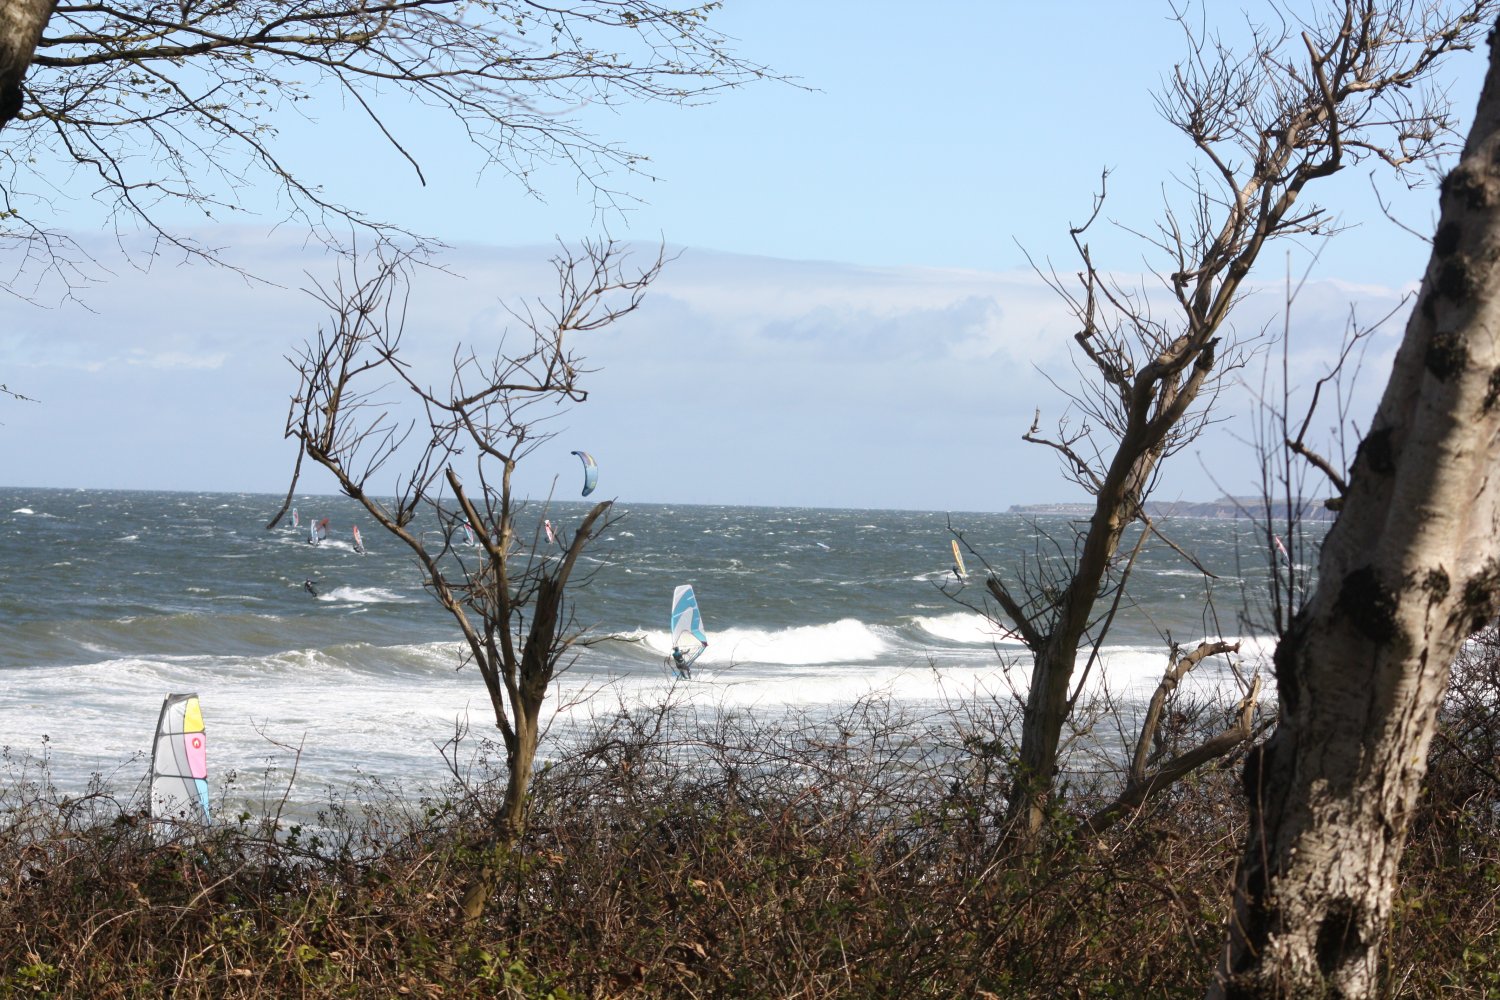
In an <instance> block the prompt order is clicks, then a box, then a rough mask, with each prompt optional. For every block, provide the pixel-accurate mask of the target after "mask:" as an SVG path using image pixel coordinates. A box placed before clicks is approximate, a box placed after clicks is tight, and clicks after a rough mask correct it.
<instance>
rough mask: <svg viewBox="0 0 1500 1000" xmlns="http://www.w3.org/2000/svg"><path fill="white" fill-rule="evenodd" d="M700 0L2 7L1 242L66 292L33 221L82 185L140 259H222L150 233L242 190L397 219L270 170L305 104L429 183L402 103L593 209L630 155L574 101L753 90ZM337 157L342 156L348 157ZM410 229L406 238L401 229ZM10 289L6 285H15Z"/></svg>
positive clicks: (285, 204) (341, 215)
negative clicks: (569, 189) (545, 171)
mask: <svg viewBox="0 0 1500 1000" xmlns="http://www.w3.org/2000/svg"><path fill="white" fill-rule="evenodd" d="M717 6H718V4H717V3H705V4H701V5H692V6H688V7H685V8H681V9H678V8H673V7H668V6H663V5H660V4H657V3H654V2H651V0H580V2H577V3H568V4H564V5H549V4H539V3H531V2H528V0H227V2H226V0H117V2H104V3H68V2H61V3H49V2H46V0H20V2H17V0H7V2H6V3H4V4H0V198H3V201H0V220H3V224H0V245H6V244H9V245H10V246H11V247H13V248H18V250H19V252H20V253H21V254H22V255H26V254H29V255H31V257H32V259H33V263H34V264H35V266H36V268H38V269H40V273H48V272H52V273H59V274H61V275H63V276H64V278H65V279H66V280H69V281H76V280H78V278H77V275H76V273H75V272H74V271H73V270H72V268H71V267H70V263H73V262H77V261H79V257H78V254H80V253H82V251H81V249H79V248H77V247H76V246H74V245H72V244H71V243H70V242H69V241H68V240H67V238H66V237H65V236H63V235H61V234H59V233H58V232H56V231H55V230H54V229H53V228H52V227H51V225H50V223H49V218H50V215H51V212H52V209H53V205H54V202H55V200H56V199H57V198H59V197H68V196H73V195H75V194H76V193H79V192H83V191H85V190H86V186H88V185H91V186H92V189H91V190H88V191H87V196H89V197H92V198H93V199H94V200H95V201H97V202H99V203H100V204H102V205H103V206H104V207H105V208H106V209H107V210H108V211H109V212H110V213H111V215H112V217H113V218H114V219H115V221H116V224H117V226H129V227H135V226H141V227H144V228H145V229H146V230H147V231H148V232H150V233H152V234H154V235H155V237H156V238H157V241H158V246H163V245H165V246H170V247H174V248H177V249H179V250H181V251H183V252H186V253H188V254H189V255H194V256H201V257H207V258H211V259H216V260H217V259H220V257H219V254H218V252H217V250H216V249H215V248H214V247H211V246H208V245H206V244H204V243H202V242H200V241H197V240H195V239H194V238H193V237H191V236H190V235H189V234H187V233H186V232H184V231H182V230H181V229H179V228H173V227H172V226H171V225H170V223H169V222H168V221H167V219H168V215H169V211H170V210H171V209H172V208H173V207H177V208H181V207H183V206H186V207H189V208H192V209H196V210H198V211H201V212H202V213H203V215H204V217H205V219H209V220H212V219H217V218H222V217H224V216H226V215H229V214H230V213H235V212H240V211H243V210H244V208H245V205H244V199H243V193H244V190H245V189H247V188H249V187H251V186H254V185H260V186H262V187H264V188H266V189H267V190H268V193H270V194H274V195H275V198H274V199H273V200H274V201H275V202H277V203H278V206H279V207H278V209H277V210H278V211H282V210H284V211H285V212H286V213H287V214H288V217H289V218H295V219H298V220H299V221H301V222H303V223H305V224H307V225H309V226H310V227H311V228H312V230H313V231H314V232H315V233H316V234H317V235H319V236H320V237H321V238H322V239H324V240H325V241H327V242H329V243H338V242H340V241H341V240H345V241H346V240H347V239H348V234H349V232H350V230H351V227H352V228H353V229H354V230H355V231H356V232H359V231H364V233H365V237H366V238H368V236H369V235H370V231H371V230H373V231H374V232H375V234H377V235H392V234H393V233H394V232H395V230H396V227H394V226H392V225H391V224H390V223H389V222H388V221H384V220H381V219H380V218H378V217H377V216H375V215H373V214H371V213H369V212H368V211H366V210H363V209H361V208H359V207H358V206H347V205H343V204H340V203H338V202H336V201H334V200H332V199H331V198H330V197H329V195H328V194H326V193H325V192H324V190H323V188H322V186H321V185H322V181H323V179H320V178H318V177H314V176H310V175H308V174H306V173H304V172H299V170H298V169H296V168H295V167H294V166H293V165H292V163H291V162H290V161H288V160H287V159H286V155H287V154H286V151H284V150H283V149H282V148H281V145H280V143H279V140H278V128H277V123H278V121H280V120H284V119H285V117H286V116H291V115H304V114H317V113H318V112H316V111H312V112H309V111H308V110H307V109H308V108H309V107H313V106H315V105H316V104H317V100H316V99H318V98H321V99H323V100H331V101H334V102H340V103H341V104H342V108H341V109H340V111H339V112H338V113H340V114H343V115H349V114H352V115H358V116H362V117H363V118H365V119H367V120H368V123H369V128H370V136H371V138H372V140H373V141H374V142H377V143H384V144H388V146H389V148H391V149H393V150H394V151H395V152H396V153H397V154H399V155H400V156H401V157H402V158H404V159H405V160H406V161H407V162H408V163H409V164H410V167H411V170H412V173H413V176H414V177H415V178H416V179H417V180H418V181H419V182H421V183H424V184H425V183H426V179H425V177H424V176H423V170H422V165H421V164H422V159H423V157H424V156H430V155H432V153H433V151H432V150H424V149H421V148H418V147H417V146H415V145H413V144H412V142H411V140H410V139H409V138H408V137H405V136H403V133H402V129H401V126H400V123H399V114H398V112H399V110H400V109H402V108H404V107H407V106H411V105H415V106H419V107H421V108H423V109H424V114H426V115H427V116H428V117H429V118H430V117H432V116H434V115H436V116H443V117H446V118H447V119H448V120H449V121H451V124H452V126H453V131H452V135H454V136H455V137H457V138H459V139H460V140H462V141H466V142H468V143H471V144H472V145H473V146H475V147H476V148H477V149H478V150H479V152H480V154H481V156H482V157H483V158H484V160H485V162H486V163H487V164H488V165H489V166H491V167H493V168H494V169H497V170H500V171H503V172H505V173H508V174H509V175H510V176H511V177H513V178H514V179H516V180H517V181H518V182H519V183H520V184H521V185H522V186H523V187H524V188H526V189H527V190H528V191H530V190H533V183H534V178H535V171H536V169H537V168H538V167H539V166H540V165H541V164H544V163H549V162H560V163H564V164H567V165H569V166H571V167H572V168H574V170H575V171H576V173H577V175H578V177H579V178H580V181H581V183H582V184H583V185H584V186H585V188H586V189H588V190H591V191H592V192H593V195H594V197H595V200H596V204H597V205H599V206H601V207H609V206H617V205H618V204H619V203H620V199H621V198H623V197H625V196H624V195H623V194H622V192H621V190H620V189H619V188H618V187H617V186H615V185H616V182H615V181H614V180H613V179H612V178H611V174H612V173H613V172H615V171H624V172H626V173H630V172H633V171H638V170H640V168H641V165H642V162H643V157H642V156H641V155H640V154H637V153H634V152H631V151H630V150H628V149H626V148H623V147H621V146H620V145H618V144H616V143H613V142H610V141H607V140H605V139H601V138H599V137H597V136H595V135H593V134H591V133H590V132H589V131H588V130H586V129H585V128H584V127H583V126H582V125H581V124H580V123H579V121H578V116H577V112H578V111H579V110H580V109H582V108H584V107H587V106H599V105H604V106H612V105H615V104H617V103H620V102H623V101H667V102H671V103H677V104H689V103H694V102H696V101H698V100H700V99H703V98H704V97H706V96H707V95H709V94H710V93H712V92H713V91H715V90H717V89H719V88H723V87H732V86H736V85H739V84H741V83H744V82H747V81H750V80H754V79H757V78H759V77H761V76H762V75H764V70H763V69H762V68H761V67H759V66H757V65H754V64H752V63H749V62H747V61H745V60H743V59H741V58H739V57H738V56H736V55H735V54H734V53H733V52H732V51H731V50H730V48H729V47H728V44H727V42H726V39H724V38H723V37H722V36H721V35H720V34H719V33H718V32H716V31H715V30H713V29H712V28H711V27H710V26H709V15H710V13H711V12H712V10H713V9H714V8H716V7H717ZM347 159H348V158H347V157H346V158H345V160H347ZM407 235H410V234H407ZM14 285H15V280H14V279H13V280H12V282H11V290H14Z"/></svg>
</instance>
